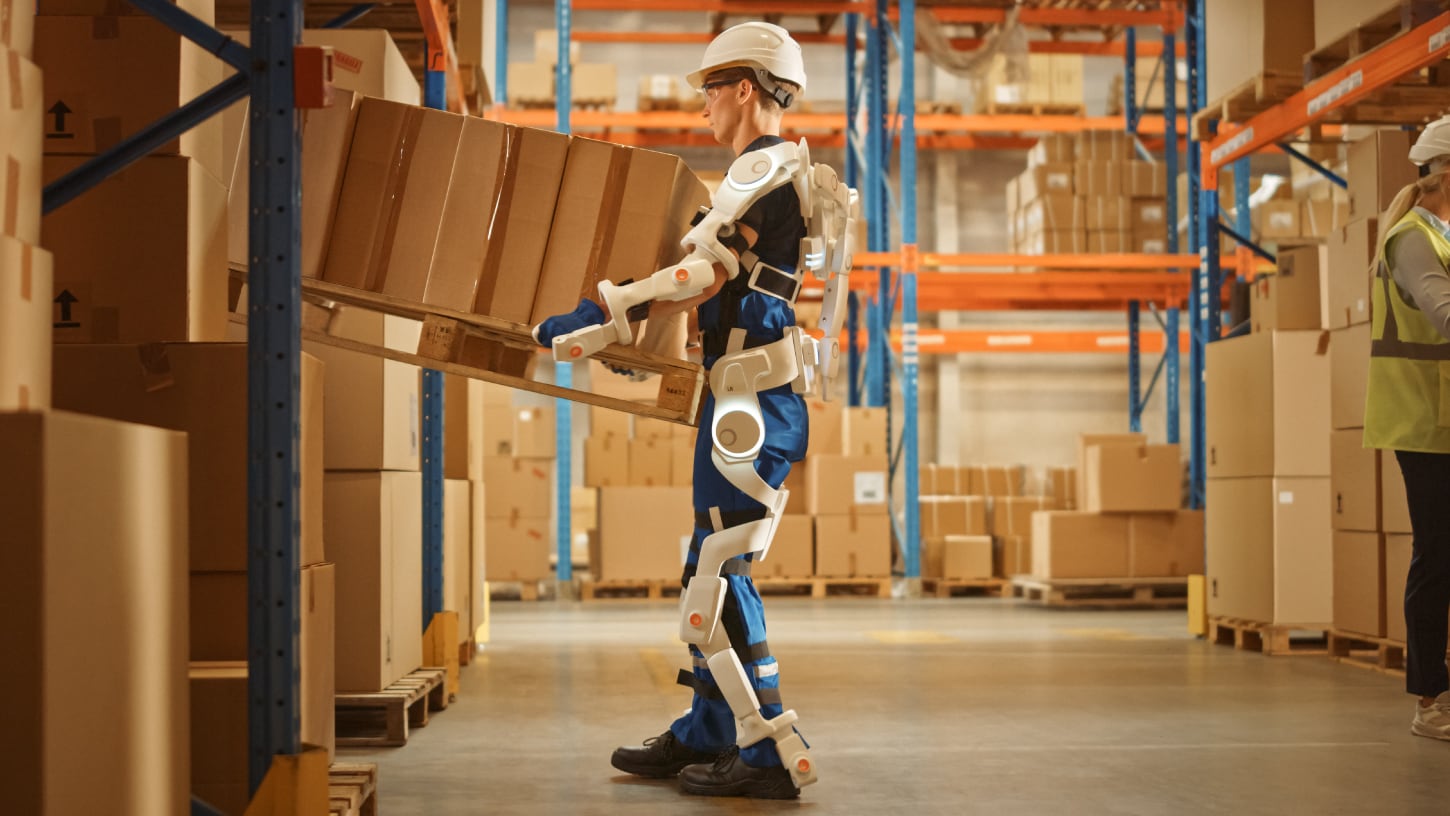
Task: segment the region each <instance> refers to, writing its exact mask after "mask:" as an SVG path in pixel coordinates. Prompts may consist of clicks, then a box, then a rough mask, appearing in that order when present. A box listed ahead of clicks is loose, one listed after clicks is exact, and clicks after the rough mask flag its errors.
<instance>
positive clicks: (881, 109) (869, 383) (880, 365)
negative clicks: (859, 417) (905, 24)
mask: <svg viewBox="0 0 1450 816" xmlns="http://www.w3.org/2000/svg"><path fill="white" fill-rule="evenodd" d="M888 5H889V1H888V0H876V11H875V14H874V15H873V17H872V25H871V26H870V27H868V29H867V31H866V76H865V86H866V161H865V165H866V166H865V168H864V169H865V171H866V184H865V190H864V193H863V197H864V199H865V200H864V204H865V209H866V228H867V233H868V235H867V246H868V248H869V250H870V251H871V252H886V251H888V250H889V249H890V246H889V243H890V240H889V236H890V230H889V226H890V224H889V219H890V217H891V215H890V210H889V208H888V206H887V200H886V151H887V149H888V147H889V146H888V145H887V142H886V138H885V136H886V62H887V60H886V37H887V35H886V26H887V25H889V20H888V18H887V10H888V8H887V7H888ZM890 300H891V270H890V269H889V268H887V267H882V268H881V270H880V272H879V285H878V287H877V293H876V298H875V301H874V302H873V303H871V304H870V306H869V308H870V317H868V323H869V324H870V330H869V332H868V334H867V342H868V344H869V345H868V353H867V361H866V399H865V401H866V404H867V405H870V406H873V407H880V406H883V405H886V403H887V400H888V392H887V375H888V369H889V368H890V367H891V357H890V355H891V344H890V343H889V342H888V340H887V338H886V335H885V330H886V327H889V326H890V325H891V315H890V314H884V310H885V309H886V308H887V305H886V304H887V303H889V302H890Z"/></svg>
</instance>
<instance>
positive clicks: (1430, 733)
mask: <svg viewBox="0 0 1450 816" xmlns="http://www.w3.org/2000/svg"><path fill="white" fill-rule="evenodd" d="M1410 733H1411V734H1414V735H1415V736H1417V737H1425V738H1427V739H1433V740H1440V741H1442V742H1450V734H1446V733H1445V732H1443V731H1439V730H1435V729H1430V728H1421V727H1420V724H1419V723H1410Z"/></svg>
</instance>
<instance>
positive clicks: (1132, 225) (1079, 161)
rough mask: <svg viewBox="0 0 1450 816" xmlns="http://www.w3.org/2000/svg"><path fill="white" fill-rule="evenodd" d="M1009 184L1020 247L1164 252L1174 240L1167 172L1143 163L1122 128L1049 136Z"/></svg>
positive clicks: (1016, 247)
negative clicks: (1167, 201) (1167, 198)
mask: <svg viewBox="0 0 1450 816" xmlns="http://www.w3.org/2000/svg"><path fill="white" fill-rule="evenodd" d="M1027 165H1028V166H1027V170H1026V172H1024V173H1023V174H1022V175H1020V176H1018V177H1017V178H1016V179H1014V180H1013V181H1011V182H1009V183H1008V185H1007V208H1008V212H1009V218H1010V223H1009V226H1010V230H1009V232H1010V237H1011V243H1012V248H1013V251H1014V252H1019V253H1023V254H1037V255H1040V254H1044V253H1046V254H1057V253H1081V252H1095V253H1122V252H1149V253H1161V252H1165V251H1166V246H1167V235H1168V233H1167V229H1168V226H1167V208H1166V206H1165V203H1164V201H1165V198H1164V197H1165V196H1166V195H1167V178H1166V176H1165V175H1164V170H1163V165H1162V164H1161V163H1158V162H1145V161H1138V160H1137V159H1136V158H1135V154H1134V152H1133V145H1132V141H1131V140H1130V139H1129V138H1128V137H1127V136H1126V134H1124V133H1122V132H1121V131H1085V132H1083V133H1078V134H1049V135H1047V136H1044V137H1042V139H1041V140H1039V141H1038V143H1037V145H1036V146H1035V147H1033V148H1032V150H1031V151H1030V152H1029V153H1028V154H1027Z"/></svg>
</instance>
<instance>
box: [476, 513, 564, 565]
mask: <svg viewBox="0 0 1450 816" xmlns="http://www.w3.org/2000/svg"><path fill="white" fill-rule="evenodd" d="M486 523H487V532H486V533H485V534H484V537H485V541H486V542H487V544H486V547H487V548H488V565H487V570H486V572H487V575H488V580H490V581H542V580H545V579H547V578H549V577H551V575H552V573H551V572H550V571H549V555H550V552H549V551H550V549H551V548H552V546H553V542H554V537H553V535H552V534H551V533H550V532H549V519H548V517H544V518H513V517H511V518H491V519H488V520H487V522H486Z"/></svg>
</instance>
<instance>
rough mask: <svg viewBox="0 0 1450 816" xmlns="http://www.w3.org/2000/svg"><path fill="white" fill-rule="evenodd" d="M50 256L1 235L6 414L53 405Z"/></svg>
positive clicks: (1, 372) (1, 370)
mask: <svg viewBox="0 0 1450 816" xmlns="http://www.w3.org/2000/svg"><path fill="white" fill-rule="evenodd" d="M54 291H55V290H54V289H53V288H52V272H51V257H50V253H49V252H46V251H45V250H43V249H37V248H35V247H32V246H30V245H29V244H25V243H22V242H20V241H17V240H15V239H14V238H3V237H0V411H37V410H44V409H46V408H49V407H50V380H51V374H50V369H51V345H50V333H51V322H52V317H51V312H52V311H53V309H54V308H55V307H54V305H53V304H52V303H51V295H52V293H53V292H54Z"/></svg>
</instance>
